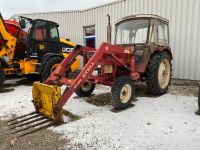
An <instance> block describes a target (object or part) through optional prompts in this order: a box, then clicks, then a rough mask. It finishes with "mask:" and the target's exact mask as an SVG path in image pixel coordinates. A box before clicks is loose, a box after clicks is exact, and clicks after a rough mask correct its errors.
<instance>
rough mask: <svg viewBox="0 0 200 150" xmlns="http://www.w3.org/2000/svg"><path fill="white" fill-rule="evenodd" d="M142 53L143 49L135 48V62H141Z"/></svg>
mask: <svg viewBox="0 0 200 150" xmlns="http://www.w3.org/2000/svg"><path fill="white" fill-rule="evenodd" d="M143 54H144V51H143V50H137V51H136V52H135V61H136V64H140V63H142V57H143Z"/></svg>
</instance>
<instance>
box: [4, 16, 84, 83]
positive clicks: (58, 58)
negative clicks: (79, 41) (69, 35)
mask: <svg viewBox="0 0 200 150" xmlns="http://www.w3.org/2000/svg"><path fill="white" fill-rule="evenodd" d="M58 27H59V25H58V24H57V23H55V22H52V21H48V20H42V19H30V18H26V17H23V16H20V17H19V23H18V22H16V21H10V20H3V18H2V16H1V14H0V85H2V84H3V82H4V81H5V76H8V75H12V74H14V75H16V74H17V75H25V76H26V77H28V78H31V79H32V78H33V77H38V80H39V79H40V80H41V81H44V80H46V79H47V78H48V76H49V75H50V74H51V73H52V72H53V71H54V70H55V68H56V67H57V66H58V64H59V63H60V62H62V60H63V59H64V58H65V57H67V56H68V53H69V52H68V51H66V48H74V46H75V44H74V43H72V42H70V41H68V40H66V39H64V38H60V37H59V32H58ZM79 67H80V61H79V59H78V57H77V58H76V61H75V62H74V64H73V65H72V66H71V68H70V70H69V72H70V73H73V72H75V71H76V70H77V69H78V68H79ZM68 74H69V73H68ZM66 75H67V73H66Z"/></svg>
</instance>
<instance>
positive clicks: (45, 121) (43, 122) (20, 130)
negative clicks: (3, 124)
mask: <svg viewBox="0 0 200 150" xmlns="http://www.w3.org/2000/svg"><path fill="white" fill-rule="evenodd" d="M50 121H51V120H44V121H41V122H39V123H36V124H33V125H30V126H28V127H26V128H22V129H19V130H17V131H14V132H12V134H15V133H19V132H22V131H25V130H28V129H31V128H33V127H37V126H40V125H42V124H45V123H47V122H50Z"/></svg>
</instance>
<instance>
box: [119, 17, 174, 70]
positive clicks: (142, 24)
mask: <svg viewBox="0 0 200 150" xmlns="http://www.w3.org/2000/svg"><path fill="white" fill-rule="evenodd" d="M168 24H169V21H168V20H167V19H165V18H162V17H160V16H157V15H146V14H142V15H133V16H128V17H124V18H122V19H120V20H119V21H117V22H116V24H115V27H116V28H115V29H116V32H115V45H119V46H126V47H127V46H128V47H134V49H135V59H136V63H137V65H140V66H138V67H137V68H140V69H138V70H137V71H138V72H143V71H144V69H145V68H144V67H141V66H146V65H147V63H148V61H147V60H149V59H150V56H151V54H153V53H154V52H155V51H157V50H158V51H162V50H164V49H166V50H167V51H169V52H170V47H169V26H168Z"/></svg>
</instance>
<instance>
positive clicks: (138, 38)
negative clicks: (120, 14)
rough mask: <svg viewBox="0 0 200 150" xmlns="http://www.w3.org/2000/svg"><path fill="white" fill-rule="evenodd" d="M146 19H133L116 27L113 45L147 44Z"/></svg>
mask: <svg viewBox="0 0 200 150" xmlns="http://www.w3.org/2000/svg"><path fill="white" fill-rule="evenodd" d="M148 28H149V20H148V19H135V20H128V21H125V22H122V23H120V24H118V25H117V26H116V41H115V44H119V45H121V44H144V43H146V42H147V35H148Z"/></svg>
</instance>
